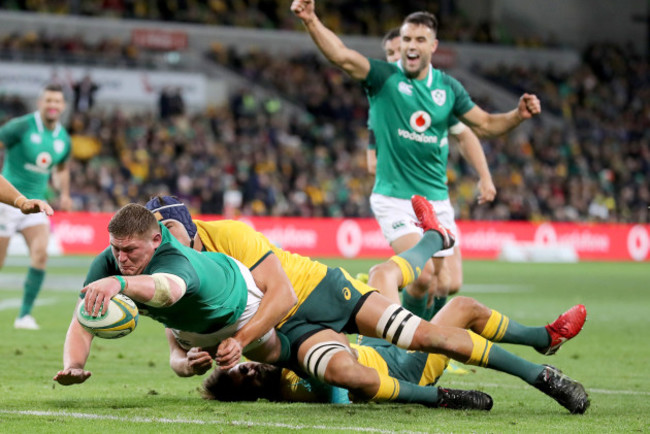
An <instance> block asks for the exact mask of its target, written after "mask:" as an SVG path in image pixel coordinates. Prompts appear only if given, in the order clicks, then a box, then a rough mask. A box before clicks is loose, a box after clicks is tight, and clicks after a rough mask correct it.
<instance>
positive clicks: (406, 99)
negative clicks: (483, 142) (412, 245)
mask: <svg viewBox="0 0 650 434" xmlns="http://www.w3.org/2000/svg"><path fill="white" fill-rule="evenodd" d="M368 60H369V61H370V71H369V73H368V77H366V79H365V80H364V82H363V86H364V88H365V90H366V94H367V96H368V101H369V103H370V112H369V120H368V122H369V125H370V128H371V129H372V130H373V132H374V134H375V137H376V146H377V173H376V177H375V186H374V188H373V193H378V194H383V195H385V196H391V197H397V198H401V199H410V198H411V196H412V195H414V194H419V195H422V196H425V197H426V198H427V199H429V200H444V199H447V198H448V197H449V193H448V190H447V157H448V155H449V145H448V140H447V130H448V128H449V126H451V125H453V124H452V123H451V122H453V119H451V120H450V117H451V116H461V115H463V114H465V113H467V112H468V111H469V110H471V109H472V108H473V107H474V102H473V101H472V100H471V99H470V97H469V94H468V93H467V91H466V90H465V89H464V88H463V86H462V85H461V84H460V83H459V82H458V81H457V80H456V79H454V78H453V77H450V76H449V75H447V74H445V73H444V72H442V71H439V70H437V69H434V68H433V67H431V66H429V73H428V74H427V77H426V78H424V79H423V80H413V79H409V78H407V77H406V76H405V75H404V72H403V69H402V67H401V62H397V63H387V62H384V61H381V60H376V59H368Z"/></svg>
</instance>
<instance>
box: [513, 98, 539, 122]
mask: <svg viewBox="0 0 650 434" xmlns="http://www.w3.org/2000/svg"><path fill="white" fill-rule="evenodd" d="M517 112H518V113H519V116H520V117H521V118H522V119H524V120H526V119H530V118H532V117H533V116H537V115H538V114H540V113H541V112H542V103H540V102H539V98H537V95H533V94H530V93H525V94H523V95H522V96H521V98H519V106H517Z"/></svg>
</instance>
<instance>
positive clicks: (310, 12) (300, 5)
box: [291, 0, 316, 22]
mask: <svg viewBox="0 0 650 434" xmlns="http://www.w3.org/2000/svg"><path fill="white" fill-rule="evenodd" d="M315 6H316V5H315V2H314V0H293V2H292V3H291V12H293V13H294V14H295V15H296V16H297V17H298V18H300V19H301V20H303V21H304V22H307V21H310V20H311V19H312V18H313V17H314V15H315V12H314V9H315Z"/></svg>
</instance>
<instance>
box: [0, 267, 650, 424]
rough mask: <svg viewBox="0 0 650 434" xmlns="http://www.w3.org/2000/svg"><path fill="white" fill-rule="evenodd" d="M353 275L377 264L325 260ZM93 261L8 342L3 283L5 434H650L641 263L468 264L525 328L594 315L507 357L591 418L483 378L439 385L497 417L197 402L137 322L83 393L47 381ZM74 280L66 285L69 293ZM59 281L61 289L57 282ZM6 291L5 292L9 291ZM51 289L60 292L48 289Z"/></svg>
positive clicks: (486, 294)
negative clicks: (551, 347) (572, 332)
mask: <svg viewBox="0 0 650 434" xmlns="http://www.w3.org/2000/svg"><path fill="white" fill-rule="evenodd" d="M326 262H327V263H328V264H329V265H335V266H341V265H342V266H344V267H345V268H347V269H348V270H349V271H350V272H351V273H352V274H354V273H356V272H360V271H365V270H367V269H368V267H369V266H370V265H372V264H373V263H375V261H359V260H345V261H344V260H328V261H326ZM87 264H88V259H87V258H73V259H68V258H66V260H63V261H54V262H52V265H51V267H50V274H49V275H48V278H47V280H46V288H45V290H44V291H43V293H42V294H41V296H40V298H39V299H40V300H41V302H42V303H41V304H40V305H39V306H37V307H36V308H35V311H34V315H35V316H36V318H37V319H38V321H39V323H40V324H41V326H42V329H41V330H40V331H38V332H32V331H23V330H13V328H12V322H13V319H14V317H15V315H16V313H17V307H15V305H16V303H17V301H18V299H19V297H20V295H21V294H20V291H19V288H18V285H17V284H16V283H13V282H17V281H19V280H20V279H19V275H20V273H23V272H24V271H25V268H24V267H23V266H22V265H16V264H13V265H11V266H9V267H6V268H5V269H4V270H2V272H0V288H1V289H2V290H0V327H2V330H3V332H2V334H1V336H2V339H1V340H0V357H1V359H2V368H3V369H2V370H0V432H80V433H86V432H88V433H91V432H92V433H96V432H101V431H104V430H111V431H112V432H133V431H135V430H137V431H139V432H156V433H160V432H178V431H181V430H182V431H183V432H205V431H206V430H210V431H213V432H226V431H227V432H244V431H245V432H248V433H250V432H285V431H287V430H298V429H300V430H301V431H304V432H352V431H354V432H394V431H409V432H452V431H453V432H551V431H553V432H635V431H636V432H644V431H648V430H650V419H649V418H648V417H647V415H648V414H649V413H650V379H649V378H648V375H647V369H646V366H647V360H650V349H649V348H648V346H647V345H645V344H644V342H646V341H647V339H646V337H645V329H646V328H647V326H648V312H649V311H648V306H650V292H649V291H648V277H649V276H650V273H648V265H647V264H635V263H580V264H552V265H551V264H508V263H500V262H478V261H467V262H465V263H464V272H465V285H464V287H463V290H462V291H463V293H464V295H467V296H472V297H474V298H477V299H478V300H480V301H481V302H483V303H485V304H487V305H489V306H491V307H493V308H495V309H498V310H500V311H501V312H503V313H506V314H508V315H509V316H511V317H512V318H514V319H516V320H518V321H520V322H522V323H524V324H530V325H535V324H544V323H546V322H550V321H552V320H554V319H555V318H556V316H557V315H558V314H559V313H561V312H563V311H564V310H565V309H567V308H568V307H570V306H571V305H573V304H575V303H583V304H585V305H586V306H587V310H588V322H587V324H586V326H585V329H584V330H583V332H582V333H581V334H580V335H579V336H578V337H577V338H576V339H575V340H574V341H572V342H570V343H568V344H567V345H566V346H565V347H563V348H562V350H561V351H560V352H559V353H558V354H557V355H555V356H552V357H544V356H542V355H539V354H538V353H536V352H534V351H532V350H530V349H528V348H520V347H516V346H511V345H509V346H507V348H508V349H509V350H511V351H514V352H516V353H517V354H519V355H522V356H524V357H526V358H528V359H530V360H532V361H535V362H539V363H552V364H554V365H556V366H558V367H559V368H561V369H563V370H564V371H565V372H566V373H567V374H569V375H570V376H572V377H574V378H576V379H578V380H580V381H581V382H582V383H583V384H584V385H585V387H586V388H587V390H588V392H589V393H590V397H591V400H592V404H591V408H590V409H589V410H588V411H587V413H586V414H585V415H582V416H574V415H570V414H568V412H567V411H566V410H564V409H563V408H561V407H560V406H559V405H558V404H556V403H555V402H554V401H552V400H551V399H549V398H547V397H546V396H544V395H542V394H541V393H539V392H538V391H537V390H535V389H532V388H530V387H528V386H527V385H526V384H524V383H523V382H521V381H520V380H518V379H516V378H513V377H509V376H507V375H504V374H500V373H495V372H490V371H487V370H484V369H480V368H477V369H476V372H475V373H472V374H470V375H466V376H450V375H446V376H443V378H442V380H441V384H444V385H448V386H451V387H462V388H478V389H480V390H484V391H486V392H488V393H490V394H491V395H492V396H493V398H494V400H495V406H494V408H493V410H492V411H491V412H489V413H487V412H469V411H460V412H459V411H450V410H444V409H428V408H425V407H422V406H419V405H394V404H353V405H349V406H331V405H317V404H277V403H269V402H261V401H260V402H255V403H236V404H232V403H216V402H206V401H203V400H202V399H201V398H200V397H199V395H198V392H197V387H198V386H199V384H200V381H201V379H200V378H196V377H195V378H189V379H183V378H177V377H175V376H174V374H173V372H172V371H171V369H170V368H169V367H168V351H167V348H166V342H165V339H164V336H163V333H162V326H161V325H159V324H157V323H155V322H153V321H151V320H149V319H147V318H141V321H140V324H139V325H138V328H137V329H136V331H135V332H134V333H133V334H131V335H130V336H127V337H125V338H122V339H118V340H115V341H109V340H100V339H96V340H95V341H94V343H93V348H92V353H91V356H90V359H89V362H88V365H87V368H88V369H89V370H90V371H92V372H93V376H92V377H91V378H90V379H89V380H88V381H87V382H86V383H85V384H83V385H77V386H70V387H62V386H59V385H58V384H57V385H55V384H54V382H53V381H52V380H51V378H52V376H53V375H54V374H55V373H56V371H57V370H59V369H60V368H61V364H62V361H61V354H62V346H63V341H64V339H65V333H66V329H67V325H68V323H69V321H70V318H71V315H72V310H73V305H74V302H75V298H76V292H75V291H76V290H78V289H79V288H78V286H79V284H78V282H80V281H83V275H84V272H85V267H86V266H87ZM68 278H69V279H70V280H69V281H70V282H71V283H70V285H69V287H66V286H65V285H62V282H63V283H65V281H66V280H65V279H68ZM62 279H63V280H62ZM7 282H10V283H9V284H7ZM51 282H54V283H55V284H50V283H51Z"/></svg>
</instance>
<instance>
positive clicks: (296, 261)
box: [194, 220, 327, 318]
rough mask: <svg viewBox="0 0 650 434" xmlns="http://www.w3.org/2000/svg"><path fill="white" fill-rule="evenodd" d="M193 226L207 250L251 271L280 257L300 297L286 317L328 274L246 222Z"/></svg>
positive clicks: (213, 222) (197, 223) (198, 221)
mask: <svg viewBox="0 0 650 434" xmlns="http://www.w3.org/2000/svg"><path fill="white" fill-rule="evenodd" d="M194 223H195V224H196V227H197V229H198V233H199V237H200V238H201V241H202V242H203V245H204V246H205V249H206V250H207V251H209V252H221V253H225V254H226V255H228V256H231V257H233V258H235V259H237V260H238V261H239V262H241V263H242V264H244V265H245V266H246V267H248V268H249V269H250V270H251V271H252V270H254V269H255V267H256V266H257V265H259V264H260V263H261V262H262V261H263V260H264V259H265V258H266V257H267V256H268V255H269V254H274V255H275V256H277V257H278V259H279V260H280V263H281V264H282V268H283V269H284V272H285V273H286V274H287V276H288V277H289V281H291V284H292V285H293V289H294V291H296V296H297V297H298V303H297V304H296V306H294V308H293V309H292V310H291V311H290V312H289V314H288V315H287V316H286V317H285V318H288V317H290V316H291V315H293V313H294V312H295V311H296V310H297V309H298V307H299V306H300V305H301V304H302V302H303V301H304V300H305V299H306V298H307V297H308V296H309V294H311V292H312V291H313V290H314V288H316V286H317V285H318V284H319V283H320V281H321V280H323V278H324V277H325V274H326V273H327V267H326V266H325V265H323V264H321V263H319V262H317V261H313V260H311V259H310V258H308V257H306V256H301V255H297V254H295V253H290V252H287V251H285V250H282V249H281V248H279V247H277V246H276V245H274V244H273V243H271V241H269V239H268V238H266V237H265V236H264V234H262V233H260V232H257V231H256V230H255V229H253V228H252V227H250V226H249V225H247V224H246V223H243V222H239V221H236V220H217V221H211V222H205V221H201V220H194Z"/></svg>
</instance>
